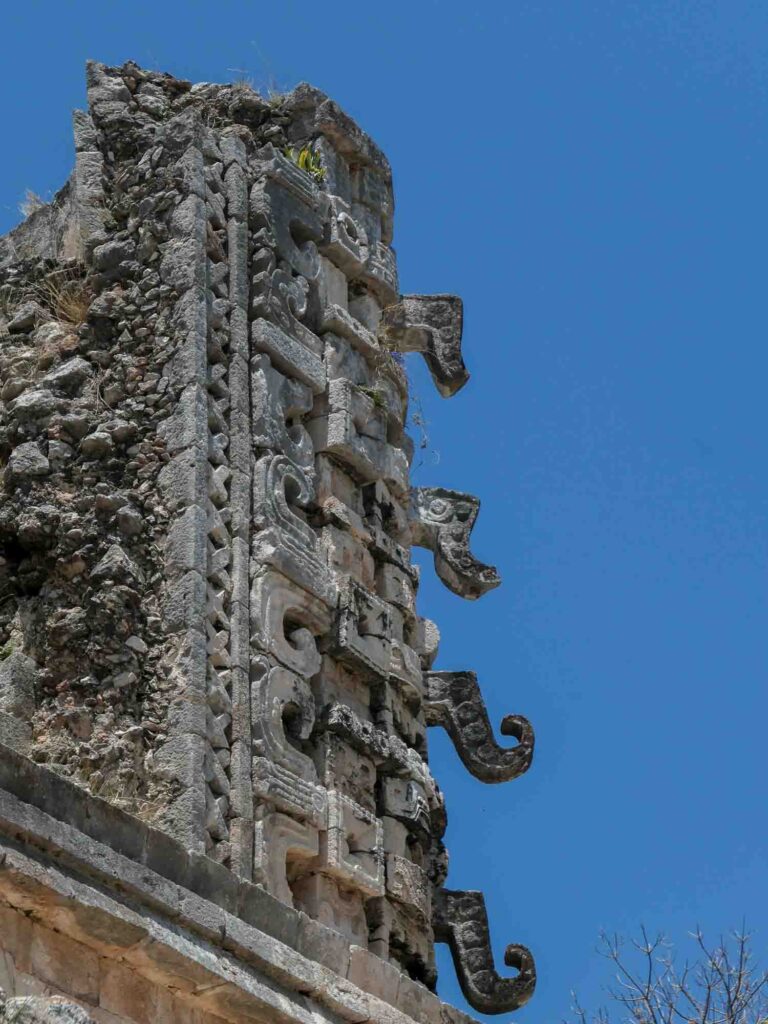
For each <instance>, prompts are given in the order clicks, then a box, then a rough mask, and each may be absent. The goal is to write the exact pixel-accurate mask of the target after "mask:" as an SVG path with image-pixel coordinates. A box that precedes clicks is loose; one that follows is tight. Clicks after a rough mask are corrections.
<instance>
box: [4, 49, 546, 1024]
mask: <svg viewBox="0 0 768 1024" xmlns="http://www.w3.org/2000/svg"><path fill="white" fill-rule="evenodd" d="M87 86H88V103H89V109H88V112H87V113H83V112H78V113H77V114H76V115H75V121H74V124H75V147H76V166H75V170H74V173H73V176H72V178H71V180H70V182H69V183H68V184H67V185H66V186H65V188H64V189H62V191H61V192H60V193H59V194H58V195H57V197H56V198H55V199H54V201H53V203H52V204H50V205H49V206H44V207H43V208H41V209H40V210H37V211H36V212H35V213H33V214H32V215H31V216H30V217H29V218H28V220H27V221H25V222H24V223H23V224H22V225H20V226H19V227H18V228H17V229H16V230H15V231H14V232H11V234H10V235H8V236H6V238H4V239H0V289H2V295H3V296H4V298H5V297H8V298H9V301H8V302H7V303H5V304H4V305H3V307H2V308H3V309H7V314H6V313H4V314H3V315H2V316H0V382H1V383H0V456H2V459H3V464H4V465H5V470H4V473H3V487H4V491H3V497H2V501H0V590H2V593H3V602H2V603H1V604H0V835H1V836H2V837H3V843H4V844H5V845H4V846H3V847H2V849H1V850H0V913H2V912H4V911H3V901H5V903H6V904H7V905H8V907H9V908H10V910H9V911H8V913H11V912H13V913H23V914H29V915H31V916H32V917H33V918H35V915H37V916H38V917H39V918H40V920H41V921H42V919H43V915H44V914H45V913H48V914H49V915H51V914H52V915H53V917H52V919H51V920H52V922H53V923H52V925H51V927H52V929H53V931H52V932H51V935H52V936H53V938H52V937H51V935H47V934H45V935H44V934H43V932H42V931H41V933H40V935H39V936H38V939H36V940H35V941H37V942H38V944H39V945H40V947H41V948H42V947H43V946H45V949H46V954H45V957H43V956H42V954H41V955H40V957H39V958H38V959H39V964H38V966H37V967H36V968H35V970H36V971H37V975H35V976H36V977H37V978H38V980H40V978H42V977H43V976H45V979H47V980H46V984H48V985H49V987H51V986H52V988H51V990H50V991H45V992H37V991H35V992H33V993H27V992H26V991H25V992H23V993H19V992H16V993H11V994H10V997H9V998H8V1000H7V1001H6V1003H5V1010H4V1013H5V1019H8V1020H10V1019H14V1020H16V1019H18V1020H22V1019H23V1020H29V1021H40V1022H43V1021H53V1020H62V1021H72V1022H73V1024H77V1022H79V1021H83V1022H84V1021H86V1020H89V1019H91V1018H90V1017H89V1016H88V1015H87V1014H88V1012H89V1010H88V1007H89V1006H94V1007H96V1009H95V1010H94V1014H95V1016H94V1019H95V1020H98V1021H102V1020H104V1021H105V1022H106V1024H115V1021H118V1020H129V1019H130V1020H136V1021H139V1020H143V1019H168V1020H174V1021H175V1020H182V1019H186V1018H183V1016H182V1009H180V1006H181V1003H184V1004H185V1005H188V1006H191V1007H193V1008H194V1012H195V1013H196V1014H198V1015H199V1016H198V1017H196V1018H195V1020H200V1021H202V1022H203V1024H205V1022H206V1021H207V1020H209V1019H210V1020H213V1019H214V1018H215V1019H221V1018H223V1019H227V1020H242V1019H253V1020H262V1019H264V1018H265V1017H266V1018H268V1019H270V1020H281V1021H289V1020H290V1021H307V1024H309V1022H310V1021H311V1022H312V1024H318V1022H320V1021H325V1020H327V1021H329V1022H330V1021H338V1020H339V1019H341V1020H346V1021H350V1022H358V1021H359V1022H360V1024H362V1022H364V1021H366V1022H367V1021H372V1020H377V1021H386V1022H390V1021H391V1022H392V1024H406V1022H407V1021H418V1022H423V1024H438V1022H440V1024H443V1022H449V1021H460V1020H461V1015H459V1014H458V1013H456V1012H455V1011H453V1010H451V1009H450V1008H445V1007H443V1006H442V1005H441V1004H440V1002H439V1000H438V999H437V998H436V997H435V995H434V994H433V990H434V987H435V983H436V969H435V957H434V942H435V941H440V942H447V943H448V944H449V945H450V947H451V950H452V952H453V955H454V959H455V960H456V964H457V970H458V973H459V977H460V980H461V983H462V987H463V989H464V992H465V994H466V995H467V998H468V1000H469V1001H470V1002H471V1003H472V1004H473V1005H474V1006H476V1007H477V1008H478V1009H480V1010H482V1011H483V1012H505V1011H508V1010H511V1009H515V1008H516V1007H518V1006H520V1005H522V1003H523V1002H525V1000H526V999H527V998H529V996H530V994H531V992H532V990H533V985H534V981H535V970H534V967H533V961H532V958H531V956H530V954H529V953H528V952H527V950H525V949H524V947H520V946H510V947H509V949H508V955H507V963H508V965H509V966H511V967H514V968H517V970H518V976H517V977H516V978H510V979H503V978H500V977H499V976H498V975H497V974H496V972H495V968H494V966H493V958H492V956H491V953H490V946H489V936H488V923H487V917H486V915H485V908H484V904H483V902H482V897H481V896H480V894H476V893H458V892H455V891H452V890H447V889H445V888H444V887H443V883H444V881H445V876H446V871H447V855H446V852H445V849H444V847H443V843H442V836H443V834H444V832H445V827H446V814H445V806H444V801H443V797H442V794H441V792H440V790H439V788H438V787H437V785H436V783H435V781H434V779H433V778H432V775H431V773H430V769H429V765H428V742H427V738H428V735H427V734H428V727H429V726H435V725H440V726H442V727H443V728H445V729H446V730H447V731H448V732H449V734H450V736H451V737H452V739H453V741H454V743H455V745H456V747H457V750H458V751H459V754H460V756H461V757H462V759H463V761H464V763H465V765H466V766H467V768H468V769H469V770H470V771H471V772H473V774H475V775H476V776H477V777H478V778H479V779H482V780H483V781H487V782H500V781H507V780H509V779H512V778H515V777H516V776H519V775H521V774H522V773H523V772H524V771H525V770H526V769H527V768H528V766H529V765H530V762H531V757H532V753H533V731H532V728H531V726H530V724H529V723H528V722H527V720H526V719H524V718H522V717H521V716H518V715H511V716H507V718H505V719H504V722H503V723H502V727H501V732H502V734H503V735H511V736H513V737H515V738H516V739H517V740H518V744H517V746H516V747H512V748H509V749H506V748H503V747H502V746H500V745H499V744H498V743H497V742H496V740H495V739H494V736H493V732H492V729H491V726H490V723H489V721H488V716H487V713H486V711H485V707H484V705H483V702H482V697H481V695H480V691H479V688H478V686H477V681H476V679H475V677H474V675H473V674H472V673H471V672H463V673H461V672H456V673H446V672H434V671H432V669H433V664H434V662H435V660H436V658H437V653H438V651H437V649H438V641H439V633H438V631H437V628H436V627H435V626H434V624H433V623H430V622H429V621H428V620H426V619H423V618H422V617H421V616H420V615H419V614H418V612H417V609H416V594H417V589H418V581H419V574H418V571H417V570H416V568H415V567H414V566H413V565H412V563H411V548H412V546H413V545H421V546H424V547H427V548H428V549H430V550H431V551H433V552H434V557H435V569H436V572H437V574H438V575H439V576H440V578H441V579H442V580H443V581H444V582H445V584H446V585H447V586H448V587H449V588H450V589H451V590H453V591H454V592H456V593H458V594H460V595H462V596H464V597H466V598H470V599H475V598H478V597H480V596H481V595H482V594H484V593H485V592H486V591H488V590H490V589H492V588H493V587H496V586H498V585H499V583H500V580H499V577H498V574H497V573H496V570H495V569H494V568H493V567H492V566H488V565H485V564H483V563H481V562H479V561H478V560H477V559H476V558H475V557H474V555H473V554H472V553H471V551H470V547H469V540H470V533H471V530H472V527H473V525H474V522H475V519H476V517H477V513H478V509H479V501H478V500H477V499H476V498H474V497H472V496H471V495H467V494H463V493H461V492H457V491H452V490H447V489H445V488H417V489H412V488H411V486H410V479H409V472H410V461H411V457H412V452H413V444H412V442H411V440H410V438H408V436H407V434H406V432H405V421H406V413H407V406H408V382H407V377H406V373H405V369H404V365H403V356H402V355H401V353H409V352H418V353H420V354H421V355H422V356H423V357H424V359H425V360H426V363H427V365H428V367H429V370H430V372H431V374H432V377H433V379H434V381H435V384H436V386H437V388H438V390H439V391H440V393H441V394H442V395H444V396H446V397H449V396H451V395H453V394H454V393H455V392H456V391H458V390H459V388H460V387H462V386H463V384H464V383H465V382H466V380H467V377H468V375H467V371H466V368H465V365H464V361H463V357H462V353H461V334H462V320H463V315H462V306H461V301H460V300H459V299H458V298H457V297H455V296H449V295H433V296H424V295H409V296H401V295H400V294H399V288H398V278H397V266H396V260H395V255H394V251H393V249H392V248H391V242H392V233H393V212H394V201H393V195H392V177H391V171H390V168H389V164H388V163H387V160H386V158H385V157H384V155H383V154H382V153H381V151H380V150H379V149H378V147H377V146H376V145H375V143H373V142H372V141H371V140H370V139H369V138H368V137H367V136H366V135H365V134H364V133H363V132H362V131H361V130H360V128H359V127H358V126H357V125H356V124H355V123H354V122H353V121H351V119H350V118H349V117H347V115H346V114H344V113H343V111H341V110H340V109H339V108H338V106H337V105H336V104H335V103H333V101H332V100H330V99H328V97H326V96H324V95H323V94H322V93H320V92H318V91H317V90H315V89H313V88H312V87H311V86H308V85H300V86H298V87H297V88H296V89H295V90H294V91H293V92H291V93H289V94H287V95H285V96H282V97H276V98H274V99H273V100H272V101H270V102H267V101H265V100H264V99H263V98H262V97H260V96H259V95H258V94H256V93H255V92H253V90H251V89H250V88H249V87H247V86H245V85H228V86H219V85H212V84H208V83H204V84H200V85H195V86H193V85H191V84H190V83H188V82H183V81H179V80H176V79H173V78H171V77H170V76H167V75H163V74H160V73H156V72H148V71H145V70H143V69H141V68H139V67H138V66H136V65H135V64H132V63H128V64H126V65H124V66H123V67H121V68H109V67H105V66H104V65H101V64H98V63H95V62H91V63H89V65H88V70H87ZM307 149H310V150H311V151H312V153H314V155H315V160H316V161H319V168H320V170H319V171H318V170H317V169H315V170H314V171H311V170H305V169H304V167H303V166H302V163H303V161H304V157H302V153H303V152H304V151H305V150H307ZM304 156H306V154H304ZM3 851H4V852H3ZM3 858H5V860H3ZM45 908H47V910H46V909H45ZM35 919H36V920H37V918H35ZM43 924H44V922H43ZM43 924H40V925H39V927H40V928H43ZM36 927H38V925H36ZM45 927H48V925H47V924H45ZM43 930H44V929H43ZM56 936H58V938H57V937H56ZM4 941H9V940H4V938H3V936H2V935H0V950H2V949H3V948H4V947H3V942H4ZM66 942H73V943H82V944H84V947H88V948H87V949H86V951H85V953H84V954H83V958H82V962H81V961H78V963H80V967H78V969H77V971H74V969H73V974H72V978H73V980H72V981H71V984H70V982H66V981H65V980H62V978H61V977H60V972H58V971H57V970H54V966H55V964H56V963H58V962H59V960H61V962H62V963H63V962H65V960H66V957H65V956H64V955H63V954H61V955H60V954H59V952H56V950H59V948H60V947H61V949H63V948H64V945H65V944H66ZM46 944H48V945H46ZM57 944H58V945H57ZM49 947H50V948H49ZM8 955H11V954H10V953H9V954H8ZM72 955H73V956H75V951H74V949H73V951H72ZM79 955H80V954H78V956H79ZM57 958H58V959H57ZM99 958H106V963H107V967H105V966H104V965H103V964H102V965H101V966H99V963H100V961H99ZM110 958H111V959H110ZM46 965H47V966H46ZM94 965H95V966H94ZM17 967H18V964H17V966H16V967H14V971H16V970H17ZM18 970H21V968H20V967H18ZM94 971H95V972H96V973H95V974H94V973H93V972H94ZM46 972H48V973H47V974H46ZM99 972H101V973H99ZM33 974H34V971H33ZM2 977H4V975H2V974H0V978H2ZM94 978H96V979H97V981H94ZM98 979H101V980H98ZM67 985H69V987H67ZM54 988H55V989H56V991H53V989H54ZM128 993H134V996H133V997H132V999H133V1001H131V999H129V998H128ZM163 993H165V994H163ZM169 993H171V995H169ZM6 995H8V993H6ZM27 995H28V996H29V997H30V998H28V999H26V998H19V997H20V996H23V997H26V996H27ZM68 996H73V997H74V1000H75V1001H74V1004H73V1003H70V1002H67V997H68ZM171 998H172V999H173V1000H176V1002H174V1003H173V1006H172V1007H171V1008H170V1009H169V1008H168V1007H167V1006H166V1007H165V1009H162V1008H160V1003H159V1002H158V1000H162V999H171ZM57 1000H59V1001H57ZM137 1000H138V1002H137ZM142 1000H143V1002H142ZM179 1001H181V1002H179ZM185 1001H186V1002H185ZM139 1004H140V1005H139ZM169 1005H170V1004H169ZM79 1007H81V1008H79ZM184 1012H186V1011H184ZM9 1014H10V1015H11V1016H10V1017H9ZM105 1015H106V1016H105ZM153 1015H154V1016H153Z"/></svg>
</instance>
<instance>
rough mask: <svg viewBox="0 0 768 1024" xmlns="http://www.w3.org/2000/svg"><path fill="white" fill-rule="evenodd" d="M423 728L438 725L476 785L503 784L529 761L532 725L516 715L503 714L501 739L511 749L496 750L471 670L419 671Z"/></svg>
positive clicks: (522, 769)
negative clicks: (421, 674) (509, 739)
mask: <svg viewBox="0 0 768 1024" xmlns="http://www.w3.org/2000/svg"><path fill="white" fill-rule="evenodd" d="M423 707H424V715H425V717H426V720H427V725H441V726H442V727H443V728H444V729H445V731H446V732H447V733H448V735H449V736H450V737H451V739H452V740H453V745H454V746H455V747H456V752H457V753H458V755H459V757H460V758H461V760H462V761H463V762H464V766H465V767H466V768H467V770H468V771H469V772H471V773H472V775H474V776H475V778H476V779H480V780H481V781H482V782H509V781H510V780H511V779H516V778H517V777H518V775H522V774H523V773H524V772H526V771H528V769H529V768H530V765H531V760H532V759H533V746H534V734H533V727H532V726H531V724H530V722H529V721H528V719H527V718H523V717H522V716H521V715H505V717H504V718H503V719H502V722H501V734H502V736H513V737H514V738H515V739H516V740H517V741H518V743H517V746H515V747H511V748H505V747H501V746H499V744H498V743H497V742H496V740H495V739H494V736H493V730H492V728H491V723H490V721H489V720H488V712H487V711H486V709H485V703H484V701H483V697H482V694H481V693H480V687H479V686H478V685H477V676H476V675H475V673H474V672H425V673H424V704H423Z"/></svg>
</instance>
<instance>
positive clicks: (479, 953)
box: [432, 889, 536, 1013]
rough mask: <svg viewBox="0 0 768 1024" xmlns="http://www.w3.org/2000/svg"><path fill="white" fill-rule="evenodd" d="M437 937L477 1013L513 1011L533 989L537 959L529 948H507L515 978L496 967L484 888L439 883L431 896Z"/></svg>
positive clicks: (506, 955) (465, 995) (512, 945)
mask: <svg viewBox="0 0 768 1024" xmlns="http://www.w3.org/2000/svg"><path fill="white" fill-rule="evenodd" d="M432 925H433V927H434V930H435V941H436V942H445V943H447V944H448V946H449V947H450V950H451V955H452V957H453V962H454V966H455V968H456V974H457V975H458V979H459V984H460V985H461V990H462V992H463V993H464V997H465V998H466V1000H467V1002H468V1003H469V1005H470V1006H472V1007H473V1008H474V1009H475V1010H477V1011H478V1012H479V1013H509V1012H510V1011H511V1010H517V1009H519V1008H520V1007H521V1006H523V1005H524V1004H525V1003H527V1002H528V1000H529V999H530V998H531V996H532V995H533V990H534V988H535V987H536V965H535V963H534V960H533V956H532V955H531V952H530V950H529V949H527V948H526V947H525V946H519V945H516V944H511V945H509V946H507V948H506V952H505V953H504V963H505V964H506V965H507V967H516V968H517V970H518V974H517V976H516V977H514V978H504V977H502V976H501V975H499V974H498V973H497V971H496V967H495V965H494V962H493V953H492V952H491V942H490V932H489V929H488V914H487V912H486V909H485V899H484V897H483V894H482V893H481V892H472V891H468V892H460V891H455V890H451V889H439V890H438V892H437V894H436V897H435V900H434V901H433V911H432Z"/></svg>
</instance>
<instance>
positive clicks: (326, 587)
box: [252, 455, 336, 608]
mask: <svg viewBox="0 0 768 1024" xmlns="http://www.w3.org/2000/svg"><path fill="white" fill-rule="evenodd" d="M313 497H314V490H313V487H312V484H311V482H310V479H309V478H308V476H307V474H305V473H304V471H303V470H302V469H301V467H299V466H297V465H295V464H294V463H293V462H291V460H290V459H289V458H287V457H286V456H285V455H264V456H263V457H262V458H261V459H259V460H258V461H257V462H256V464H255V465H254V467H253V507H254V518H253V524H254V531H255V532H254V537H253V545H252V554H253V558H254V561H255V562H257V563H260V564H265V565H271V566H272V567H273V568H275V569H277V570H278V571H279V572H282V574H283V575H284V576H287V577H288V578H289V579H291V580H293V582H294V583H297V584H298V585H299V586H300V587H303V588H304V589H305V590H308V591H309V592H310V593H311V594H314V596H315V597H317V598H319V599H320V600H321V601H324V602H325V603H326V604H327V605H328V607H329V608H331V607H333V606H334V605H335V604H336V587H335V585H334V582H333V580H332V579H331V576H330V574H329V572H328V569H327V568H326V567H325V565H323V563H322V562H321V561H320V558H319V555H318V551H317V534H316V532H315V531H314V530H313V529H312V527H311V526H309V524H308V523H307V521H306V518H304V517H303V515H302V513H303V511H304V510H305V509H307V508H308V507H309V505H310V504H311V502H312V500H313Z"/></svg>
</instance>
